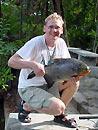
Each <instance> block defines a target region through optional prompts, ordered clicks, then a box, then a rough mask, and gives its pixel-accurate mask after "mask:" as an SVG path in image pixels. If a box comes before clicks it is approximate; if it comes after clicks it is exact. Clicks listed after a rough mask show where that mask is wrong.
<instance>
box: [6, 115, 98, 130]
mask: <svg viewBox="0 0 98 130" xmlns="http://www.w3.org/2000/svg"><path fill="white" fill-rule="evenodd" d="M80 116H94V115H90V114H69V115H68V116H67V118H74V119H75V120H76V121H77V123H78V130H88V129H89V128H94V127H96V126H97V125H96V124H95V123H97V121H98V119H91V120H80V119H79V117H80ZM96 116H98V115H96ZM30 117H31V118H32V122H31V123H21V122H19V121H18V113H10V116H9V119H8V124H7V127H6V129H5V130H72V128H68V127H64V126H62V125H60V124H58V123H55V122H54V121H53V116H52V115H47V114H39V113H31V114H30ZM73 130H76V128H74V129H73Z"/></svg>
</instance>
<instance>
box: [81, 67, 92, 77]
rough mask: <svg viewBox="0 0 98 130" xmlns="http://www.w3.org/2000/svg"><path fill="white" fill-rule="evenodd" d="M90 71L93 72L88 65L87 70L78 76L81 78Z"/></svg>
mask: <svg viewBox="0 0 98 130" xmlns="http://www.w3.org/2000/svg"><path fill="white" fill-rule="evenodd" d="M90 72H91V69H90V68H89V67H88V68H87V71H86V72H83V73H82V74H80V75H79V76H78V77H79V79H81V78H82V77H84V76H85V75H87V74H88V73H90Z"/></svg>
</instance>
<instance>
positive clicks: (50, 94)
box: [18, 83, 59, 108]
mask: <svg viewBox="0 0 98 130" xmlns="http://www.w3.org/2000/svg"><path fill="white" fill-rule="evenodd" d="M18 92H19V95H20V97H21V98H22V100H24V101H26V103H27V105H29V106H31V107H33V108H43V107H48V106H49V104H50V103H51V102H52V101H53V99H54V98H56V97H59V92H58V83H55V84H54V85H53V86H52V87H51V88H50V89H47V85H43V86H38V87H34V86H30V87H27V88H19V89H18Z"/></svg>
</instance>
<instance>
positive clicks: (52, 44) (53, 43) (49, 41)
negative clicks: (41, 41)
mask: <svg viewBox="0 0 98 130" xmlns="http://www.w3.org/2000/svg"><path fill="white" fill-rule="evenodd" d="M45 42H46V45H47V46H49V47H54V46H55V42H51V40H48V39H47V38H46V37H45Z"/></svg>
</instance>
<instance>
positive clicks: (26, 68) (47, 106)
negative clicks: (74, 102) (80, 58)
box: [8, 13, 79, 128]
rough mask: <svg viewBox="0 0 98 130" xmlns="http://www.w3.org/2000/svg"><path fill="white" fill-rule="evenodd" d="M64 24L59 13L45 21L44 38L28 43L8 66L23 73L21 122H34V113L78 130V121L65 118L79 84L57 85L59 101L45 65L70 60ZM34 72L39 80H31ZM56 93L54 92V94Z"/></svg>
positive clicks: (21, 82)
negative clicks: (32, 113) (40, 113)
mask: <svg viewBox="0 0 98 130" xmlns="http://www.w3.org/2000/svg"><path fill="white" fill-rule="evenodd" d="M63 24H64V22H63V20H62V17H61V16H59V15H58V14H57V13H53V14H51V15H50V16H48V17H47V18H46V19H45V24H44V27H43V30H44V33H45V34H44V35H42V36H37V37H35V38H32V39H31V40H30V41H28V42H27V43H26V44H25V45H24V46H23V47H22V48H20V49H19V50H18V51H17V52H16V53H15V54H14V55H13V56H12V57H11V58H10V59H9V61H8V66H10V67H12V68H15V69H21V72H20V76H19V84H18V92H19V94H20V97H21V98H22V100H23V102H22V103H21V104H20V106H19V114H18V119H19V120H20V121H21V122H26V123H28V122H30V121H31V119H30V118H29V117H28V114H29V113H30V111H31V110H36V111H38V112H42V113H46V114H51V115H54V121H55V122H58V123H61V124H63V125H65V126H68V127H71V128H75V125H76V123H75V121H73V122H71V120H68V119H67V118H66V117H65V115H64V110H65V108H66V106H67V104H68V103H69V102H70V100H71V99H72V96H73V95H74V93H75V92H76V91H77V89H78V86H79V81H78V79H77V78H72V79H71V80H70V81H68V82H66V83H55V84H54V85H53V86H51V88H54V87H56V88H57V90H58V91H59V94H60V98H56V97H55V96H54V95H53V94H52V93H50V92H49V89H48V88H47V83H46V81H45V79H44V78H43V76H44V75H45V70H44V65H47V64H49V62H51V60H52V59H55V58H70V54H69V52H68V49H67V46H66V43H65V42H64V40H63V39H62V38H60V36H61V34H62V33H63ZM32 70H33V71H34V73H35V75H36V77H34V78H32V79H27V77H28V75H29V74H30V73H31V72H32ZM52 91H54V90H52Z"/></svg>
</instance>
